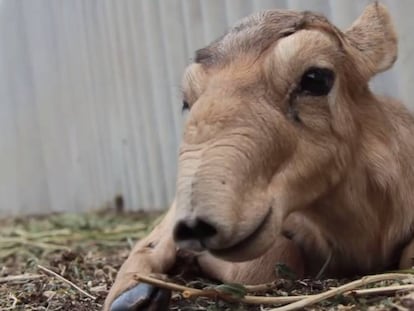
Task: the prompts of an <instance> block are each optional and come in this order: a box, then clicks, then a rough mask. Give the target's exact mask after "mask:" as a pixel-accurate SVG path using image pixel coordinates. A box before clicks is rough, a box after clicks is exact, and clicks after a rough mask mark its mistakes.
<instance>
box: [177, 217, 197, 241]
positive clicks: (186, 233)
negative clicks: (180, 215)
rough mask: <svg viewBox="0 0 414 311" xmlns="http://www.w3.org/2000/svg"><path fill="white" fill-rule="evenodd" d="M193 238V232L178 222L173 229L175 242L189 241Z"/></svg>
mask: <svg viewBox="0 0 414 311" xmlns="http://www.w3.org/2000/svg"><path fill="white" fill-rule="evenodd" d="M192 236H193V230H192V229H191V228H190V227H189V226H188V225H187V224H186V223H185V222H184V221H180V222H179V223H177V224H176V225H175V228H174V239H175V240H176V241H183V240H190V239H191V238H192Z"/></svg>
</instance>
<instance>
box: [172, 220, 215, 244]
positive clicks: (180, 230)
mask: <svg viewBox="0 0 414 311" xmlns="http://www.w3.org/2000/svg"><path fill="white" fill-rule="evenodd" d="M216 234H217V229H216V228H215V227H214V226H213V225H211V224H209V223H207V222H206V221H204V220H202V219H199V218H196V219H182V220H179V221H178V222H177V223H176V225H175V227H174V239H175V241H176V242H184V241H189V240H196V241H199V242H200V243H201V244H203V241H205V240H206V239H208V238H211V237H213V236H214V235H216Z"/></svg>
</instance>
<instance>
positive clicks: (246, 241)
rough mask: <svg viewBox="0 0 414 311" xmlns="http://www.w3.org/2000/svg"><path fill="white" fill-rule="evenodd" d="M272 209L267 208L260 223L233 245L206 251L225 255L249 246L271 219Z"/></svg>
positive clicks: (219, 255)
mask: <svg viewBox="0 0 414 311" xmlns="http://www.w3.org/2000/svg"><path fill="white" fill-rule="evenodd" d="M271 214H272V209H271V208H269V210H268V211H267V213H266V215H265V216H264V217H263V219H262V221H261V222H260V224H259V225H258V226H257V227H256V229H254V230H253V231H252V233H251V234H249V235H248V236H246V237H245V238H243V239H242V240H241V241H238V242H236V243H235V244H234V245H232V246H230V247H227V248H221V249H208V251H209V252H210V253H211V254H212V255H214V256H217V257H227V256H228V255H231V254H233V253H238V252H239V251H241V250H243V249H245V248H247V247H249V246H250V245H251V244H252V243H254V242H255V241H256V239H257V238H258V237H259V236H260V234H261V233H262V231H263V230H264V228H265V227H266V226H267V225H268V224H269V222H270V219H271V217H270V216H271Z"/></svg>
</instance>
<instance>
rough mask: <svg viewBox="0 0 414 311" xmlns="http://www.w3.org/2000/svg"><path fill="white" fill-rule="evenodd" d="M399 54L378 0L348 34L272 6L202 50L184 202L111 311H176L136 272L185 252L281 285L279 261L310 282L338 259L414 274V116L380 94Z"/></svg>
mask: <svg viewBox="0 0 414 311" xmlns="http://www.w3.org/2000/svg"><path fill="white" fill-rule="evenodd" d="M396 57H397V36H396V34H395V31H394V27H393V25H392V22H391V18H390V16H389V13H388V11H387V9H386V8H385V7H384V6H382V5H380V4H378V3H375V4H372V5H369V6H368V7H367V8H366V9H365V11H364V12H363V14H362V15H361V16H360V17H359V18H358V19H357V20H356V21H355V22H354V23H353V25H352V26H351V27H350V28H349V29H348V30H346V31H344V32H342V31H340V30H339V29H338V28H336V27H335V26H334V25H332V24H331V23H329V21H328V20H327V19H325V18H324V17H322V16H320V15H318V14H314V13H310V12H293V11H282V10H272V11H265V12H262V13H258V14H254V15H252V16H249V17H247V18H245V19H243V20H241V21H240V22H239V23H238V24H237V25H236V26H235V27H234V28H232V29H231V30H230V31H229V32H228V33H227V34H226V35H224V36H223V37H221V38H219V39H218V40H216V41H214V42H213V43H212V44H210V45H209V46H207V47H206V48H203V49H201V50H199V51H197V53H196V57H195V62H194V63H193V64H191V65H190V66H189V67H188V68H187V70H186V72H185V74H184V79H183V90H184V92H183V98H184V108H188V109H190V112H189V115H188V119H187V121H186V125H185V131H184V135H183V140H182V143H181V148H180V153H179V162H178V178H177V193H176V198H175V201H174V203H173V204H172V206H171V208H170V210H169V212H168V213H167V215H166V216H165V218H164V220H163V221H162V222H161V223H160V224H159V225H158V226H157V227H156V228H155V229H154V230H153V231H152V232H151V233H150V234H149V235H148V236H147V237H146V238H144V239H142V240H141V241H139V242H138V243H137V245H136V246H135V248H134V249H133V251H132V252H131V254H130V256H129V258H128V259H127V260H126V261H125V263H124V264H123V266H122V267H121V269H120V271H119V273H118V276H117V279H116V281H115V284H114V285H113V287H112V289H111V290H110V293H109V295H108V297H107V300H106V304H105V310H108V309H110V310H138V309H140V308H141V309H142V308H143V309H145V308H146V307H148V306H151V307H153V308H154V309H157V308H158V309H163V308H164V309H165V308H166V305H165V301H166V299H164V298H165V297H168V295H169V293H168V292H167V291H165V290H161V289H157V288H154V287H152V286H150V285H146V284H143V283H141V284H137V282H136V281H135V280H134V278H133V275H134V274H135V273H140V274H150V273H167V272H168V271H169V269H170V268H171V266H172V265H173V264H174V262H175V259H176V254H177V249H178V248H180V249H186V250H191V251H194V256H196V258H197V260H198V264H199V265H200V267H201V269H202V270H203V271H204V272H205V273H206V274H207V275H208V276H211V277H212V278H215V279H218V280H221V281H223V282H237V283H244V284H254V283H264V282H268V281H272V280H274V279H275V278H276V277H277V276H276V275H275V272H274V266H275V263H277V262H283V263H285V264H286V265H288V266H289V267H290V268H291V269H293V270H295V271H296V272H297V274H298V275H308V276H312V275H315V273H317V271H319V270H320V268H321V267H322V265H323V264H324V263H325V262H326V260H327V258H328V257H329V258H331V259H330V261H329V265H328V267H327V270H326V274H327V275H330V276H346V275H353V274H362V273H372V272H376V271H383V270H385V269H389V268H392V267H401V268H403V267H409V266H411V257H413V255H414V254H413V249H414V246H413V245H414V243H413V241H412V238H413V220H414V208H413V204H414V191H413V189H414V165H413V163H412V162H413V159H414V120H413V116H412V115H411V114H410V113H409V112H408V110H407V109H406V108H405V107H404V106H403V105H401V104H400V103H399V102H397V101H394V100H391V99H389V98H380V97H377V96H375V95H374V94H373V93H372V92H371V91H370V89H369V86H368V82H369V80H370V79H371V78H372V77H373V76H375V75H376V74H377V73H379V72H382V71H384V70H386V69H388V68H390V67H391V66H392V64H393V63H394V61H395V60H396ZM111 306H112V307H111ZM144 306H145V307H144Z"/></svg>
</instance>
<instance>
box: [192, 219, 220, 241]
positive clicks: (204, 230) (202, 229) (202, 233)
mask: <svg viewBox="0 0 414 311" xmlns="http://www.w3.org/2000/svg"><path fill="white" fill-rule="evenodd" d="M194 233H195V236H196V238H197V239H205V238H209V237H212V236H213V235H215V234H216V233H217V230H216V228H214V227H213V226H212V225H210V224H209V223H207V222H205V221H203V220H200V219H197V222H196V225H195V227H194Z"/></svg>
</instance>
